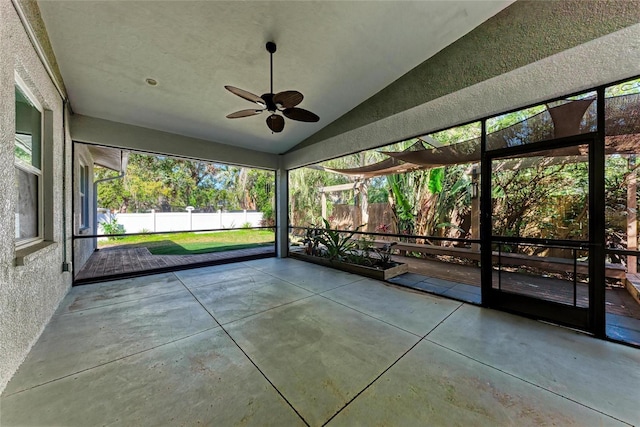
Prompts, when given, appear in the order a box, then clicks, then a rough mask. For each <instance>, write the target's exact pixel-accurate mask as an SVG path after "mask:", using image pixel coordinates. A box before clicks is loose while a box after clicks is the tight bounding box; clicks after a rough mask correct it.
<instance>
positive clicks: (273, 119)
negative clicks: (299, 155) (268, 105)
mask: <svg viewBox="0 0 640 427" xmlns="http://www.w3.org/2000/svg"><path fill="white" fill-rule="evenodd" d="M267 126H269V129H271V130H272V131H273V132H282V129H284V119H283V118H282V116H279V115H277V114H272V115H270V116H269V117H267Z"/></svg>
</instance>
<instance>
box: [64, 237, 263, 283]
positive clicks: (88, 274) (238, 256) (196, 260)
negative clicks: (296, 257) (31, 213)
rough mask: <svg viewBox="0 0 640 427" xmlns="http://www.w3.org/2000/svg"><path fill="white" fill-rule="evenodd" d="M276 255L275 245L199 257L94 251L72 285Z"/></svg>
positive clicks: (140, 251)
mask: <svg viewBox="0 0 640 427" xmlns="http://www.w3.org/2000/svg"><path fill="white" fill-rule="evenodd" d="M274 254H275V248H274V246H260V247H256V248H248V249H237V250H230V251H224V252H212V253H208V254H198V255H153V254H152V253H151V252H149V250H148V249H147V248H118V247H114V248H104V249H100V250H97V251H95V252H94V253H93V254H92V255H91V257H89V260H87V262H86V263H85V265H84V266H83V267H82V269H81V270H80V271H79V272H78V274H76V276H75V278H74V282H75V283H82V282H91V281H97V280H98V279H100V278H112V277H118V276H126V275H133V274H139V273H141V272H153V271H161V270H166V269H171V268H176V269H177V268H178V267H181V266H200V265H204V264H207V263H212V264H213V263H216V262H220V263H222V262H225V261H232V260H242V259H248V258H254V257H264V256H269V255H274Z"/></svg>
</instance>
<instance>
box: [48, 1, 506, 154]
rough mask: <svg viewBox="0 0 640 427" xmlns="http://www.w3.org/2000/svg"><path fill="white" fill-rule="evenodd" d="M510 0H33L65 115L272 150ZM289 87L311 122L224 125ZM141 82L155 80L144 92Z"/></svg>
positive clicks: (252, 120)
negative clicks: (65, 100) (278, 126)
mask: <svg viewBox="0 0 640 427" xmlns="http://www.w3.org/2000/svg"><path fill="white" fill-rule="evenodd" d="M509 3H511V1H505V0H502V1H412V2H386V1H370V2H369V1H366V2H365V1H356V2H348V1H335V2H325V1H323V2H320V1H306V2H287V1H256V2H253V1H247V2H240V1H233V2H223V1H211V2H192V1H140V2H138V1H127V2H124V1H87V2H80V1H40V2H39V3H38V4H39V6H40V10H41V14H42V18H43V20H44V22H45V25H46V28H47V31H48V34H49V37H50V39H51V43H52V46H53V50H54V52H55V55H56V58H57V61H58V63H59V67H60V70H61V73H62V76H63V78H64V81H65V85H66V87H67V90H68V94H69V98H70V100H71V105H72V107H73V109H74V111H75V112H77V113H80V114H84V115H87V116H93V117H98V118H103V119H107V120H112V121H116V122H122V123H127V124H133V125H138V126H143V127H148V128H152V129H158V130H163V131H167V132H172V133H177V134H181V135H186V136H191V137H196V138H201V139H205V140H210V141H215V142H220V143H223V144H229V145H234V146H239V147H245V148H251V149H255V150H259V151H265V152H269V153H282V152H285V151H286V150H288V149H289V148H291V147H293V146H294V145H296V144H297V143H299V142H300V141H302V140H304V139H305V138H307V137H308V136H310V135H312V134H314V133H315V132H317V131H318V130H320V129H321V128H323V127H324V126H326V125H328V124H329V123H331V122H332V121H333V120H335V119H337V118H338V117H340V116H342V115H343V114H345V113H346V112H348V111H349V110H351V109H352V108H354V107H356V106H357V105H358V104H360V103H361V102H363V101H364V100H366V99H367V98H369V97H370V96H372V95H373V94H375V93H377V92H378V91H380V90H381V89H383V88H384V87H385V86H387V85H388V84H390V83H391V82H393V81H394V80H396V79H397V78H399V77H400V76H402V75H403V74H405V73H406V72H407V71H409V70H411V69H412V68H413V67H415V66H416V65H418V64H420V63H421V62H423V61H424V60H426V59H427V58H429V57H431V56H432V55H434V54H435V53H437V52H438V51H439V50H441V49H443V48H444V47H446V46H447V45H449V44H451V43H452V42H453V41H455V40H457V39H458V38H460V37H461V36H463V35H464V34H466V33H468V32H469V31H470V30H472V29H473V28H475V27H476V26H478V25H480V24H481V23H482V22H484V21H485V20H486V19H488V18H489V17H491V16H493V15H494V14H495V13H497V12H498V11H500V10H501V9H503V8H504V7H506V6H507V5H508V4H509ZM269 40H273V41H275V42H276V43H277V45H278V51H277V52H276V53H275V54H274V82H273V84H274V92H279V91H282V90H290V89H294V90H298V91H300V92H302V93H303V94H304V96H305V99H304V100H303V101H302V103H301V104H300V105H299V106H300V107H301V108H305V109H308V110H310V111H313V112H314V113H316V114H317V115H319V116H320V121H319V122H318V123H301V122H295V121H292V120H289V119H286V125H285V129H284V131H283V132H282V133H280V134H272V133H271V132H270V131H269V129H268V128H267V126H266V124H265V119H266V116H267V114H266V113H263V114H261V115H258V116H253V117H248V118H241V119H234V120H230V119H226V118H225V116H226V115H227V114H229V113H231V112H234V111H237V110H241V109H246V108H251V107H252V104H251V103H250V102H248V101H245V100H243V99H241V98H239V97H237V96H235V95H233V94H231V93H229V92H227V91H226V90H225V89H224V85H232V86H237V87H240V88H242V89H245V90H248V91H250V92H253V93H255V94H257V95H261V94H262V93H265V92H268V91H269V55H268V53H267V52H266V50H265V47H264V46H265V43H266V42H267V41H269ZM146 78H153V79H155V80H157V81H158V85H157V86H155V87H152V86H149V85H147V84H146V83H145V79H146Z"/></svg>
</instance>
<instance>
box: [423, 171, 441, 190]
mask: <svg viewBox="0 0 640 427" xmlns="http://www.w3.org/2000/svg"><path fill="white" fill-rule="evenodd" d="M442 181H444V168H436V169H431V170H430V171H429V184H428V185H427V188H428V189H429V192H430V193H431V194H438V193H441V192H442Z"/></svg>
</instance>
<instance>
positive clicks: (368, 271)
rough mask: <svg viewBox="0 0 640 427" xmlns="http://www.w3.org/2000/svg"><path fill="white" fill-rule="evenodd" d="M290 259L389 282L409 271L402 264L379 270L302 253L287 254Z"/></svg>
mask: <svg viewBox="0 0 640 427" xmlns="http://www.w3.org/2000/svg"><path fill="white" fill-rule="evenodd" d="M289 256H290V257H291V258H296V259H300V260H303V261H307V262H311V263H314V264H318V265H322V266H324V267H331V268H335V269H337V270H342V271H346V272H347V273H353V274H359V275H360V276H365V277H370V278H372V279H377V280H389V279H391V278H393V277H396V276H399V275H401V274H404V273H406V272H408V271H409V266H408V265H407V264H403V263H396V262H394V263H393V264H394V265H393V266H391V267H389V268H386V269H380V268H375V267H366V266H364V265H358V264H351V263H346V262H342V261H335V260H330V259H328V258H322V257H319V256H314V255H307V254H305V253H304V252H294V251H291V252H290V253H289Z"/></svg>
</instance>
